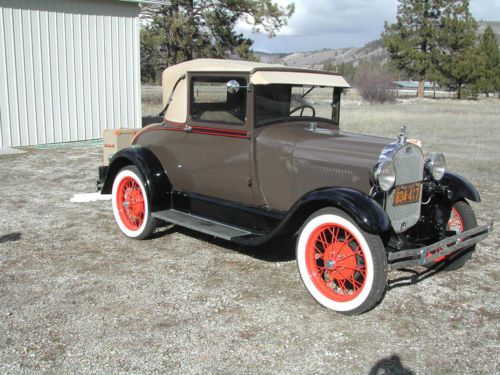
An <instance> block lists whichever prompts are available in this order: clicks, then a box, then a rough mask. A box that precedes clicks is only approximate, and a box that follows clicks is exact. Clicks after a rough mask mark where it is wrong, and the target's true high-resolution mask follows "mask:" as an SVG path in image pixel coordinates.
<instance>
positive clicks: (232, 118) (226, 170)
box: [170, 73, 253, 204]
mask: <svg viewBox="0 0 500 375" xmlns="http://www.w3.org/2000/svg"><path fill="white" fill-rule="evenodd" d="M230 80H236V81H238V83H239V85H240V86H242V87H240V88H239V90H237V92H236V93H228V90H227V82H228V81H230ZM245 86H247V78H246V77H245V76H244V75H222V76H221V75H214V74H207V73H204V74H189V76H188V87H189V90H188V91H189V105H188V120H187V123H186V128H185V132H184V134H183V135H182V136H181V137H182V140H179V142H177V143H175V144H173V145H172V144H171V145H170V147H173V148H174V149H175V150H172V151H173V154H174V155H175V156H176V164H177V165H176V169H177V171H176V172H177V173H176V174H177V175H179V176H184V177H183V178H179V179H177V181H176V182H177V184H176V185H177V186H175V188H177V189H179V190H183V191H186V192H191V193H198V194H203V195H206V196H210V197H215V198H220V199H224V200H229V201H234V202H240V203H246V204H252V203H253V194H252V188H251V180H250V165H249V163H250V158H249V151H250V137H249V124H248V121H247V113H248V103H247V96H248V95H247V89H246V87H245ZM179 136H180V135H179Z"/></svg>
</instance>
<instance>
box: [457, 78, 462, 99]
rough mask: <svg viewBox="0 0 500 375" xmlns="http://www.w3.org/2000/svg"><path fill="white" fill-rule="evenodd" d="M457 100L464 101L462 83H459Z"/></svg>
mask: <svg viewBox="0 0 500 375" xmlns="http://www.w3.org/2000/svg"><path fill="white" fill-rule="evenodd" d="M457 99H458V100H460V99H462V84H461V83H460V82H459V83H458V89H457Z"/></svg>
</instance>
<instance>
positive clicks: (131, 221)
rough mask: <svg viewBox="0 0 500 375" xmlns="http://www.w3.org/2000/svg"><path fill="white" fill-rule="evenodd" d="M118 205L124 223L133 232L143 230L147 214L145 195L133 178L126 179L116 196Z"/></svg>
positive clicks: (119, 186)
mask: <svg viewBox="0 0 500 375" xmlns="http://www.w3.org/2000/svg"><path fill="white" fill-rule="evenodd" d="M116 203H117V206H118V211H119V213H120V219H121V221H122V223H123V224H124V225H125V226H126V227H127V229H129V230H131V231H136V230H138V229H139V228H141V226H142V223H143V222H144V215H145V212H146V209H145V205H144V193H143V191H142V189H141V186H140V185H139V183H138V182H137V181H136V180H135V179H134V178H132V177H130V176H126V177H124V178H123V179H122V180H121V181H120V183H119V185H118V191H117V194H116Z"/></svg>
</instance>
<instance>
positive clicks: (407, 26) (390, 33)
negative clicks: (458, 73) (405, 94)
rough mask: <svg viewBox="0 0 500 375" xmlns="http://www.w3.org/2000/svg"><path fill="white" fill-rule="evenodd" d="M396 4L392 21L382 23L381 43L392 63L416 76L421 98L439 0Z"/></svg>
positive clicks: (408, 0) (406, 0)
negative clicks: (383, 29) (394, 21)
mask: <svg viewBox="0 0 500 375" xmlns="http://www.w3.org/2000/svg"><path fill="white" fill-rule="evenodd" d="M398 3H399V5H398V13H397V20H396V23H394V24H388V23H387V22H386V23H385V31H384V33H383V34H382V39H383V43H384V46H385V47H386V49H387V51H388V52H389V56H390V59H391V62H392V64H394V65H395V67H396V68H397V69H398V70H400V71H403V72H404V73H405V74H406V75H407V76H410V77H416V78H417V79H418V81H419V84H418V97H419V98H423V96H424V85H425V80H426V78H427V77H428V76H429V75H430V74H431V72H432V58H431V55H432V50H433V48H434V47H435V45H436V32H437V24H438V21H439V17H440V15H441V13H440V12H441V6H442V0H398Z"/></svg>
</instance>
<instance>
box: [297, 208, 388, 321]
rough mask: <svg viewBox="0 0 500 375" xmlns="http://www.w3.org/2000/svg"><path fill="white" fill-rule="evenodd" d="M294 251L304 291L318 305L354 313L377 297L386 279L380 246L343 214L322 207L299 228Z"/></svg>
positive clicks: (379, 295) (370, 306) (379, 240)
mask: <svg viewBox="0 0 500 375" xmlns="http://www.w3.org/2000/svg"><path fill="white" fill-rule="evenodd" d="M296 254H297V264H298V267H299V273H300V276H301V278H302V281H303V282H304V285H305V287H306V289H307V290H308V292H309V293H310V294H311V296H312V297H313V298H314V299H315V300H316V301H317V302H318V303H319V304H321V305H323V306H324V307H326V308H328V309H330V310H334V311H337V312H340V313H342V314H345V315H356V314H361V313H363V312H365V311H367V310H370V309H371V308H373V307H374V306H375V305H376V304H377V303H378V302H379V301H380V300H381V299H382V296H383V294H384V291H385V286H386V283H387V257H386V254H385V248H384V244H383V243H382V240H381V239H380V237H379V236H377V235H373V234H370V233H367V232H365V231H364V230H362V229H361V228H359V227H358V226H357V225H356V223H354V221H353V220H352V219H351V218H350V217H349V216H348V215H346V214H345V213H344V212H342V211H340V210H336V209H332V208H324V209H321V210H319V211H316V212H315V213H314V214H313V215H311V216H310V217H309V218H308V219H307V221H306V223H305V224H304V226H303V227H302V228H301V230H300V233H299V236H298V239H297V248H296Z"/></svg>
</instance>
